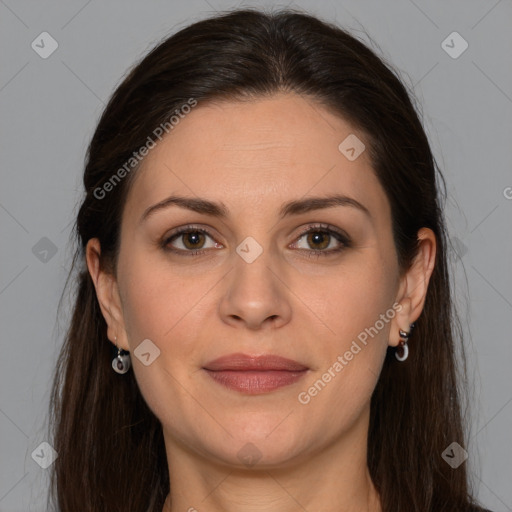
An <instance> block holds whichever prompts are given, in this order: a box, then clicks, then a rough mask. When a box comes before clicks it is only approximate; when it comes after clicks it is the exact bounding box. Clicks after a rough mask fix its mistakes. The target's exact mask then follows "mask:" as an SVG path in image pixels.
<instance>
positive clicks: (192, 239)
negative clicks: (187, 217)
mask: <svg viewBox="0 0 512 512" xmlns="http://www.w3.org/2000/svg"><path fill="white" fill-rule="evenodd" d="M199 236H200V233H198V232H197V231H193V232H190V233H188V235H187V237H186V240H187V242H189V243H190V244H191V245H195V244H197V243H199V239H198V238H199Z"/></svg>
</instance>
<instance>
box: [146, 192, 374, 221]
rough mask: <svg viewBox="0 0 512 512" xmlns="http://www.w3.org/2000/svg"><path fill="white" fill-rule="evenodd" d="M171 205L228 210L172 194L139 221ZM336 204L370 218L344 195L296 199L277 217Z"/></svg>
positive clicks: (218, 212) (223, 214)
mask: <svg viewBox="0 0 512 512" xmlns="http://www.w3.org/2000/svg"><path fill="white" fill-rule="evenodd" d="M171 206H179V207H181V208H186V209H187V210H191V211H193V212H197V213H202V214H204V215H211V216H212V217H217V218H220V219H226V218H227V217H228V215H229V210H228V209H227V207H226V205H225V204H224V203H222V202H219V203H216V202H213V201H209V200H207V199H202V198H193V197H183V196H176V195H173V196H169V197H167V198H165V199H164V200H162V201H160V202H158V203H156V204H154V205H152V206H150V207H149V208H147V209H146V210H145V211H144V213H143V214H142V217H141V219H140V222H143V221H145V220H146V219H148V217H150V216H151V215H153V214H154V213H156V212H158V211H161V210H163V209H166V208H169V207H171ZM336 206H349V207H352V208H355V209H357V210H359V211H361V212H363V213H364V214H365V215H367V216H368V217H370V218H372V215H371V213H370V212H369V210H368V208H366V207H365V206H364V205H362V204H361V203H360V202H359V201H356V200H355V199H353V198H352V197H348V196H345V195H333V196H327V197H308V198H306V199H297V200H294V201H290V202H288V203H284V204H283V205H282V206H281V209H280V210H279V218H280V219H283V218H284V217H288V216H290V215H299V214H301V213H307V212H310V211H314V210H323V209H326V208H334V207H336Z"/></svg>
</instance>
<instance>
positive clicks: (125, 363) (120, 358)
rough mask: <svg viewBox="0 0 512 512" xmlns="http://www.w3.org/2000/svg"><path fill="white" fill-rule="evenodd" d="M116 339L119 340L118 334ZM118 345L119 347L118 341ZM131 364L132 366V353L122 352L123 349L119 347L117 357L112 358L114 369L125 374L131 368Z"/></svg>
mask: <svg viewBox="0 0 512 512" xmlns="http://www.w3.org/2000/svg"><path fill="white" fill-rule="evenodd" d="M114 339H115V341H116V342H117V336H116V337H115V338H114ZM116 347H117V343H116ZM130 366H131V361H130V354H129V353H126V354H121V349H120V348H119V347H117V355H116V357H114V359H112V368H113V370H114V371H115V372H117V373H121V374H123V373H126V372H127V371H128V370H129V369H130Z"/></svg>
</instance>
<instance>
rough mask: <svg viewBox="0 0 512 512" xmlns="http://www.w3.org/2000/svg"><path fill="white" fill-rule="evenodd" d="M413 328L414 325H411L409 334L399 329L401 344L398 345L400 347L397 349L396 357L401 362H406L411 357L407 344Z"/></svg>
mask: <svg viewBox="0 0 512 512" xmlns="http://www.w3.org/2000/svg"><path fill="white" fill-rule="evenodd" d="M413 328H414V324H411V325H410V329H409V332H405V331H402V329H398V332H399V334H400V338H401V339H400V343H399V344H398V347H396V351H395V357H396V358H397V359H398V360H399V361H405V360H406V359H407V357H408V356H409V346H408V345H407V342H408V341H409V338H410V336H411V333H412V330H413Z"/></svg>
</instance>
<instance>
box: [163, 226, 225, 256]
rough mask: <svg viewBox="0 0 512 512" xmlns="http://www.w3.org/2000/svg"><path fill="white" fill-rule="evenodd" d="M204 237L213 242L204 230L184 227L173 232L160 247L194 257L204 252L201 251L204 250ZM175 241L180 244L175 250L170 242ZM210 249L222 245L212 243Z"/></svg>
mask: <svg viewBox="0 0 512 512" xmlns="http://www.w3.org/2000/svg"><path fill="white" fill-rule="evenodd" d="M205 237H208V238H210V239H211V240H213V238H212V237H211V235H210V234H209V233H208V231H207V230H206V229H203V228H199V227H194V226H185V227H184V228H181V229H179V230H178V231H176V232H174V233H173V234H172V235H171V236H170V237H168V238H166V239H165V240H164V242H163V244H162V245H163V247H164V249H166V250H169V251H172V252H175V253H179V254H184V255H186V256H195V255H197V254H202V253H204V252H206V251H203V250H202V249H203V248H204V240H205ZM175 239H177V240H179V241H180V242H181V245H182V247H178V248H175V247H172V246H171V242H172V241H173V240H175ZM210 247H217V248H220V247H222V245H221V244H218V243H217V242H214V243H213V245H212V246H210Z"/></svg>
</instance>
